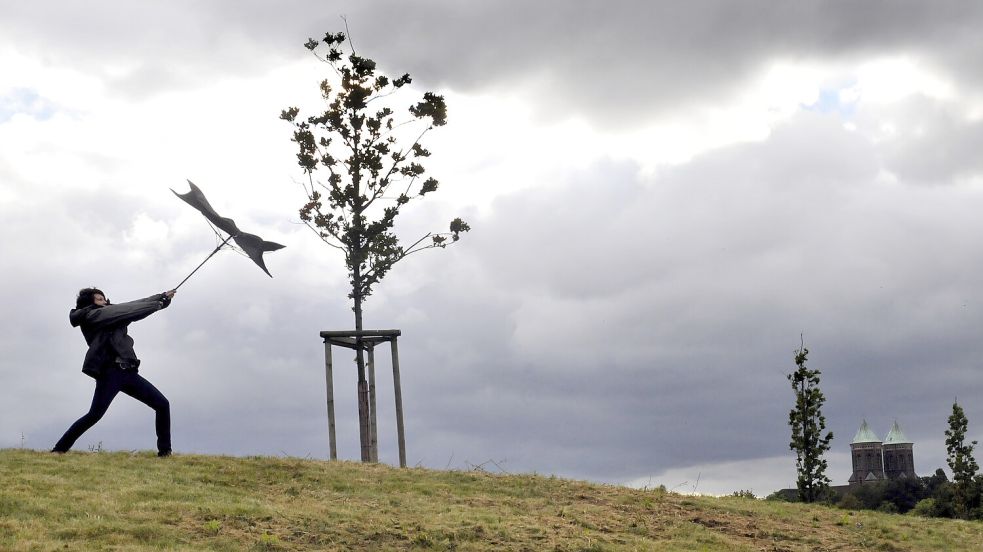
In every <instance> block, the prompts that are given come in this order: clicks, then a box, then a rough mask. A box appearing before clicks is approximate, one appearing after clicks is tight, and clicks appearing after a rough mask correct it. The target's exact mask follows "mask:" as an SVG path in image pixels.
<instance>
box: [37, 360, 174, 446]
mask: <svg viewBox="0 0 983 552" xmlns="http://www.w3.org/2000/svg"><path fill="white" fill-rule="evenodd" d="M120 391H122V392H123V393H126V394H127V395H129V396H131V397H133V398H134V399H136V400H138V401H140V402H142V403H143V404H145V405H147V406H149V407H150V408H153V409H154V412H156V414H157V419H156V423H155V426H156V429H157V450H158V451H159V452H166V453H169V452H171V405H170V403H169V402H167V398H166V397H164V395H163V394H162V393H161V392H160V391H158V390H157V388H156V387H154V386H153V384H151V383H150V382H149V381H147V380H145V379H144V378H143V377H142V376H141V375H140V374H138V373H137V372H136V370H133V369H128V370H123V369H120V368H119V367H118V366H113V367H111V368H109V369H108V370H106V372H105V373H104V374H103V376H102V377H101V378H99V379H98V380H96V390H95V393H93V394H92V406H90V407H89V411H88V412H87V413H86V414H85V415H84V416H82V417H81V418H79V419H78V420H76V422H75V423H74V424H72V427H70V428H68V431H66V432H65V435H63V436H62V438H61V439H59V440H58V443H57V444H55V448H54V450H55V451H57V452H66V451H68V449H70V448H72V445H74V444H75V441H76V440H77V439H78V438H79V437H81V436H82V434H83V433H85V432H86V431H88V429H89V428H90V427H92V426H93V425H95V423H96V422H98V421H99V420H100V419H101V418H102V416H103V414H105V413H106V411H107V410H108V409H109V405H110V404H111V403H112V402H113V399H114V398H116V395H117V394H118V393H119V392H120Z"/></svg>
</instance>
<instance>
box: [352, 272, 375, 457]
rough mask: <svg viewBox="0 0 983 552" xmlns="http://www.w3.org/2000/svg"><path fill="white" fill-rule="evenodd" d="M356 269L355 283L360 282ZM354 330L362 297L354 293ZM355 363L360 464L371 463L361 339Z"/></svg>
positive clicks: (358, 322)
mask: <svg viewBox="0 0 983 552" xmlns="http://www.w3.org/2000/svg"><path fill="white" fill-rule="evenodd" d="M359 272H360V271H359V270H358V269H357V268H356V270H355V275H356V281H357V282H358V281H360V280H359V279H358V277H359ZM355 330H356V331H362V295H361V293H360V291H359V290H358V289H357V288H356V291H355ZM355 362H356V363H357V364H358V438H359V443H361V445H362V462H371V461H372V444H371V443H370V440H369V383H368V381H366V379H365V351H363V350H362V338H361V337H360V336H356V337H355Z"/></svg>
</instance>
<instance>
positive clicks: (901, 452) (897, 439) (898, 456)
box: [854, 420, 918, 479]
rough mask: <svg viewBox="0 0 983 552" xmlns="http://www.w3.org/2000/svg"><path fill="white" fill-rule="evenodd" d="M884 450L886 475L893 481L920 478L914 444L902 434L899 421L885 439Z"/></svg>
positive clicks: (895, 422)
mask: <svg viewBox="0 0 983 552" xmlns="http://www.w3.org/2000/svg"><path fill="white" fill-rule="evenodd" d="M883 448H884V473H885V475H887V476H888V477H889V478H891V479H895V478H911V477H918V476H917V475H915V453H914V450H913V449H914V443H912V442H911V441H910V440H908V438H907V437H905V435H904V433H902V432H901V426H899V425H898V422H897V420H895V421H894V425H893V426H892V427H891V431H890V432H888V434H887V437H885V438H884V446H883ZM854 469H856V468H854Z"/></svg>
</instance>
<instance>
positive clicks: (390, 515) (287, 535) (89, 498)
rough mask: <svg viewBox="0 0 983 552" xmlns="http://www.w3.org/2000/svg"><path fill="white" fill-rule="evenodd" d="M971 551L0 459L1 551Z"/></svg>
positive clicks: (420, 482) (547, 505)
mask: <svg viewBox="0 0 983 552" xmlns="http://www.w3.org/2000/svg"><path fill="white" fill-rule="evenodd" d="M351 549H367V550H530V551H539V550H728V551H731V550H738V551H740V550H749V551H750V550H755V551H757V550H808V551H817V550H953V551H956V550H967V551H968V550H974V551H978V550H983V524H981V523H975V522H962V521H950V520H937V519H922V518H916V517H910V516H898V515H888V514H878V513H872V512H861V513H854V514H851V513H848V512H844V511H842V510H837V509H833V508H828V507H821V506H814V507H810V506H805V505H800V504H783V503H775V502H764V501H759V500H751V499H742V498H704V497H687V496H679V495H675V494H672V493H666V492H661V491H642V490H632V489H627V488H622V487H614V486H606V485H595V484H589V483H583V482H577V481H569V480H563V479H556V478H551V477H540V476H531V475H492V474H487V473H478V472H459V471H433V470H424V469H403V470H400V469H395V468H391V467H388V466H384V465H363V464H358V463H352V462H322V461H314V460H300V459H294V458H230V457H217V456H194V455H177V456H174V457H171V458H166V459H158V458H156V457H155V456H153V455H152V454H151V453H149V452H141V453H129V452H116V453H69V454H67V455H53V454H49V453H45V452H36V451H29V450H15V449H6V450H0V550H3V551H8V550H9V551H22V550H23V551H26V550H85V551H90V550H126V551H141V550H228V551H241V550H351Z"/></svg>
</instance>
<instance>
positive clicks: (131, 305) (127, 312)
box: [85, 294, 163, 328]
mask: <svg viewBox="0 0 983 552" xmlns="http://www.w3.org/2000/svg"><path fill="white" fill-rule="evenodd" d="M160 297H161V294H157V295H152V296H150V297H147V298H144V299H138V300H136V301H129V302H127V303H120V304H118V305H106V306H105V307H102V308H99V309H92V310H91V311H89V312H88V313H87V314H86V316H85V321H86V323H87V324H89V325H91V326H92V327H95V328H102V327H106V326H110V325H113V324H121V323H127V324H128V323H130V322H136V321H137V320H143V319H144V318H146V317H148V316H150V315H151V314H153V313H155V312H157V311H159V310H160V309H161V308H163V304H162V303H161V299H160Z"/></svg>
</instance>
